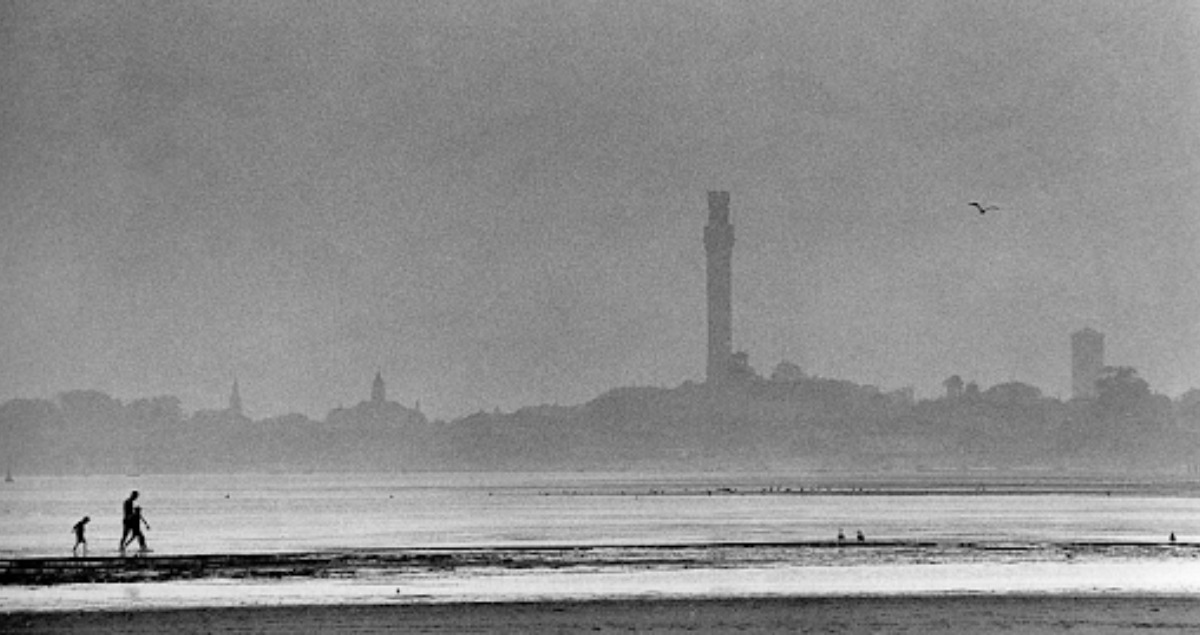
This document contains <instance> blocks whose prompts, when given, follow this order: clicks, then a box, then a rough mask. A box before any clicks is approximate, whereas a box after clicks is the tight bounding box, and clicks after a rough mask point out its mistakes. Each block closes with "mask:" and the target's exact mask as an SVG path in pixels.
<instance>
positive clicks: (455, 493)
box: [0, 473, 1200, 556]
mask: <svg viewBox="0 0 1200 635" xmlns="http://www.w3.org/2000/svg"><path fill="white" fill-rule="evenodd" d="M1188 487H1189V486H1187V484H1184V485H1183V486H1181V485H1179V484H1173V485H1171V487H1169V488H1165V487H1159V486H1149V485H1139V484H1128V483H1108V484H1097V483H1094V482H1078V483H1072V482H1063V481H1061V480H1059V481H1053V480H1050V479H1042V480H1038V479H1029V478H1023V479H1009V480H1001V479H992V480H991V481H987V482H984V481H982V480H981V481H979V482H972V483H968V484H965V485H964V484H963V483H962V482H961V481H960V482H957V483H956V482H951V481H940V480H929V479H926V480H922V479H910V480H907V481H904V480H892V481H882V480H872V479H858V480H854V479H850V478H841V479H837V478H830V477H823V478H813V477H806V476H790V477H782V476H750V475H744V474H737V475H719V474H697V475H669V476H664V475H636V474H633V475H631V474H491V473H469V474H467V473H459V474H344V475H343V474H337V475H330V474H308V475H233V476H229V475H189V476H142V477H137V478H128V477H119V476H93V477H26V478H22V479H19V480H18V481H17V482H16V483H12V484H7V485H5V487H3V488H0V553H2V554H4V555H9V556H13V555H55V556H63V555H69V553H70V549H71V546H72V544H73V536H72V535H71V526H72V525H73V524H74V523H75V522H76V521H78V520H79V519H80V518H81V517H83V516H85V515H87V516H91V518H92V522H91V524H90V525H89V527H88V541H89V543H90V545H91V550H90V553H91V555H93V556H103V555H111V554H112V553H114V552H115V550H116V546H117V541H118V539H119V537H120V533H121V531H120V529H121V520H120V516H121V502H122V501H123V500H124V498H125V497H126V496H128V494H129V491H130V490H133V489H137V490H139V492H140V499H139V502H140V503H141V504H142V506H143V508H144V510H145V515H146V518H147V520H148V521H149V522H150V525H151V527H152V530H151V531H149V532H147V539H148V541H149V543H150V546H151V547H152V548H153V549H154V550H155V552H156V553H157V554H163V555H165V554H184V553H215V552H259V551H297V550H318V549H336V548H347V547H350V548H404V547H439V546H496V545H513V546H517V545H572V544H577V545H584V544H611V545H637V544H684V543H705V542H790V541H814V540H832V539H833V538H834V537H835V536H836V535H837V531H838V529H839V528H843V529H845V531H846V533H847V535H850V536H853V534H854V532H855V531H857V530H862V531H863V532H864V533H865V534H866V536H867V538H868V539H869V540H963V541H970V540H978V541H1015V542H1042V541H1045V542H1051V541H1053V542H1058V541H1102V540H1104V541H1162V540H1165V539H1166V537H1167V535H1168V534H1169V533H1170V532H1172V531H1173V532H1176V534H1177V535H1179V538H1180V540H1195V539H1196V537H1195V536H1190V535H1189V534H1187V532H1188V531H1189V530H1190V529H1191V528H1192V527H1193V526H1194V525H1195V522H1196V519H1197V518H1200V497H1197V496H1196V492H1195V490H1194V487H1195V486H1194V484H1193V485H1191V486H1190V487H1192V488H1193V489H1188Z"/></svg>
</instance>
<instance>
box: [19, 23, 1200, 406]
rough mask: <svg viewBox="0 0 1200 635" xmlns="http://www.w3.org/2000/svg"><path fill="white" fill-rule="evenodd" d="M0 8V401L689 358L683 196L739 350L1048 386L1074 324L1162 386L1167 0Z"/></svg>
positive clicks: (1168, 140) (840, 367)
mask: <svg viewBox="0 0 1200 635" xmlns="http://www.w3.org/2000/svg"><path fill="white" fill-rule="evenodd" d="M0 34H2V37H0V82H2V83H3V85H4V86H5V87H6V89H5V90H4V91H0V191H2V192H4V194H5V195H4V197H3V198H2V199H0V257H2V258H3V260H2V261H0V299H2V302H0V359H3V360H4V363H3V364H2V365H0V401H3V400H7V399H11V398H14V397H50V396H52V395H54V394H56V393H59V392H63V391H68V390H75V389H96V390H100V391H103V392H105V393H107V394H111V395H113V396H114V397H117V398H120V399H132V398H139V397H145V396H153V395H176V396H178V397H180V399H181V400H182V402H183V405H184V407H185V408H187V409H189V410H200V409H211V408H220V407H224V405H225V404H226V403H227V402H228V397H229V389H230V386H231V384H232V382H233V381H234V380H235V379H236V380H237V381H238V382H239V389H240V397H241V399H242V401H243V407H244V409H245V412H246V414H247V416H250V417H252V418H263V417H269V416H275V415H280V414H285V413H288V412H299V413H302V414H306V415H308V416H311V417H317V418H319V417H323V416H324V415H325V414H326V413H328V412H329V411H330V410H331V409H333V408H336V407H337V406H338V404H339V403H356V402H357V401H359V400H360V399H362V395H363V390H364V386H369V385H370V380H371V378H372V376H373V375H374V374H375V373H376V372H381V373H382V376H383V377H385V378H386V379H387V385H388V398H389V399H391V400H395V401H398V402H400V403H404V404H413V403H415V402H416V401H417V400H420V402H421V404H422V409H423V411H425V412H427V413H428V414H429V416H430V418H435V419H452V418H456V417H460V416H463V415H465V414H468V413H471V412H476V411H479V410H486V411H491V410H493V409H495V408H500V409H503V410H513V409H516V408H520V407H522V406H528V405H537V404H543V403H559V404H564V405H565V404H578V403H583V402H586V401H588V400H589V399H591V398H593V397H595V396H596V395H599V394H601V393H603V392H604V391H606V390H608V389H610V388H613V387H617V386H630V385H648V386H665V387H670V386H676V385H679V384H681V383H682V382H684V381H689V380H691V381H696V382H700V381H703V380H704V378H705V372H706V337H707V327H706V323H705V320H706V296H705V284H706V283H705V253H704V245H703V242H702V239H701V236H702V229H703V226H704V224H705V219H706V215H707V209H706V201H705V196H706V192H708V191H728V192H730V193H731V195H732V213H733V215H734V217H735V218H736V224H737V232H738V235H737V248H736V250H735V254H734V256H733V265H732V276H733V278H732V288H733V290H734V292H733V295H732V299H731V301H732V307H731V309H732V313H733V315H734V316H735V317H734V323H733V329H732V349H733V350H734V351H746V352H748V353H749V363H750V365H751V366H753V367H754V369H755V370H756V371H757V372H758V373H759V374H762V375H764V376H765V375H769V374H770V371H771V369H772V368H773V367H774V366H775V365H776V364H777V363H778V362H779V361H780V360H781V359H782V358H784V357H785V356H786V357H787V358H789V359H790V360H791V361H793V362H795V363H797V364H798V365H799V366H801V367H802V368H803V369H804V371H806V372H808V373H812V374H817V375H821V376H825V377H833V378H840V379H846V380H850V381H854V382H856V383H861V384H873V385H878V386H880V387H881V388H883V389H885V390H892V389H897V388H900V387H903V386H910V385H911V386H913V387H914V388H915V390H916V394H917V396H918V397H934V396H937V395H939V394H941V393H942V392H943V387H942V382H943V381H945V380H946V378H947V377H949V376H951V375H959V376H961V377H962V378H963V379H964V380H968V381H975V382H977V383H979V384H980V385H981V386H988V385H995V384H998V383H1002V382H1006V381H1009V380H1013V379H1015V380H1018V381H1022V382H1025V383H1029V384H1031V385H1034V386H1037V387H1039V388H1041V389H1043V390H1044V391H1045V392H1046V393H1047V394H1049V395H1055V396H1059V397H1062V398H1067V397H1069V396H1070V394H1071V391H1072V366H1071V347H1070V340H1069V337H1070V334H1071V333H1074V332H1076V331H1078V330H1080V329H1082V328H1084V327H1090V328H1092V329H1094V330H1096V331H1098V332H1100V333H1103V334H1104V335H1105V351H1104V355H1105V360H1106V363H1109V364H1113V365H1123V366H1132V367H1135V368H1137V369H1138V371H1139V374H1140V375H1141V376H1142V377H1143V378H1144V379H1145V380H1146V381H1147V382H1149V384H1150V385H1151V386H1152V387H1154V389H1155V390H1157V391H1160V392H1162V393H1164V394H1167V395H1170V396H1177V395H1179V394H1181V393H1183V392H1185V391H1186V390H1188V389H1190V388H1194V387H1200V7H1198V6H1197V5H1196V4H1195V3H1192V2H1188V1H1186V0H1179V1H1166V2H1161V3H1155V4H1152V5H1141V4H1133V3H1128V2H1123V1H1118V0H1112V1H1107V0H1096V1H1095V2H1087V3H1077V4H1072V3H1044V2H1040V1H1033V0H1030V1H1024V0H1018V1H1016V2H1011V3H987V2H981V3H967V2H959V1H957V0H955V1H950V0H914V1H907V2H883V3H874V2H866V1H863V2H854V1H851V2H819V1H812V2H784V3H729V2H715V1H714V2H706V1H699V2H691V1H689V2H671V1H665V0H664V1H651V2H644V3H633V4H608V3H602V4H595V3H580V2H562V3H547V4H537V3H527V2H516V1H505V0H498V1H489V2H466V1H462V2H444V3H428V4H426V3H414V4H400V3H392V2H369V1H368V2H356V3H310V4H295V3H290V2H282V1H276V0H264V1H262V2H254V3H224V2H196V3H187V4H151V5H144V4H133V3H124V2H116V1H112V2H110V1H104V0H98V1H96V2H86V3H42V2H32V1H25V0H19V1H17V2H10V3H5V4H3V5H2V6H0ZM972 201H977V202H980V203H982V204H985V205H988V206H992V205H994V206H997V207H998V209H997V210H994V211H989V212H988V213H987V214H980V213H979V211H978V210H977V209H975V208H973V207H970V206H969V203H970V202H972Z"/></svg>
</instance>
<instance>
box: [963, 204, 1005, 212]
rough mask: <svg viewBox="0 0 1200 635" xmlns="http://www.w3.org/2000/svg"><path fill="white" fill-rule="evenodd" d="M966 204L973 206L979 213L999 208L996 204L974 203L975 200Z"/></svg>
mask: <svg viewBox="0 0 1200 635" xmlns="http://www.w3.org/2000/svg"><path fill="white" fill-rule="evenodd" d="M967 205H970V206H971V207H974V208H975V209H977V210H979V213H980V214H986V213H988V212H994V211H996V210H998V209H1000V208H999V207H998V206H996V205H983V204H982V203H976V202H975V201H971V202H970V203H967Z"/></svg>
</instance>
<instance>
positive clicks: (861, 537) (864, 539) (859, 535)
mask: <svg viewBox="0 0 1200 635" xmlns="http://www.w3.org/2000/svg"><path fill="white" fill-rule="evenodd" d="M858 541H859V542H866V541H867V538H866V536H863V532H862V530H861V529H860V530H858Z"/></svg>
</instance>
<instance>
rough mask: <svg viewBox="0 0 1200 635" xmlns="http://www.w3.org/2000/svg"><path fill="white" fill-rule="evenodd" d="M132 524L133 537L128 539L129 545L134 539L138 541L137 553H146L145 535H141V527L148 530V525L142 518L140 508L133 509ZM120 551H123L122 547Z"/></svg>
mask: <svg viewBox="0 0 1200 635" xmlns="http://www.w3.org/2000/svg"><path fill="white" fill-rule="evenodd" d="M132 522H133V535H132V536H130V537H129V544H133V540H134V539H135V538H136V539H137V541H138V551H147V549H146V535H145V534H143V533H142V525H145V526H146V529H150V523H148V522H146V519H145V518H142V508H141V507H134V508H133V520H132ZM121 549H122V551H124V547H122V548H121Z"/></svg>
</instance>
